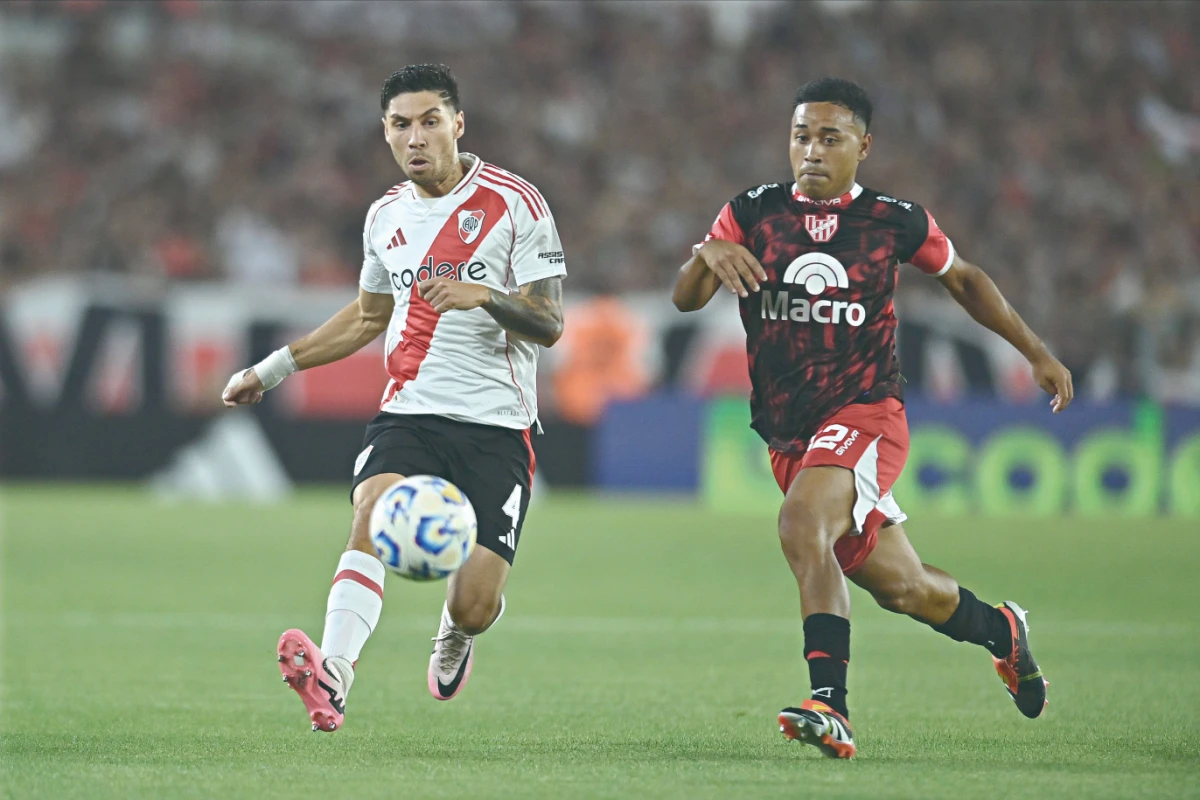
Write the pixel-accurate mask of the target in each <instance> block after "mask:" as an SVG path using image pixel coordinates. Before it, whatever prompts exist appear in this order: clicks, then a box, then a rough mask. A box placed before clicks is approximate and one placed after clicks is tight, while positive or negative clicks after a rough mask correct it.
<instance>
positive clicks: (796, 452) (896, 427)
mask: <svg viewBox="0 0 1200 800" xmlns="http://www.w3.org/2000/svg"><path fill="white" fill-rule="evenodd" d="M870 125H871V102H870V100H869V98H868V97H867V95H866V93H865V92H864V91H863V90H862V89H861V88H860V87H858V86H856V85H855V84H853V83H851V82H849V81H845V80H841V79H837V78H823V79H821V80H817V81H813V82H811V83H808V84H806V85H805V86H803V87H801V88H800V90H799V91H798V92H797V93H796V97H795V102H794V104H793V114H792V125H791V145H790V156H791V165H792V178H793V180H790V181H785V182H783V183H771V184H765V185H762V186H758V187H756V188H754V189H750V190H749V191H746V192H743V193H742V194H740V195H738V196H737V197H735V198H734V199H733V200H732V201H730V202H729V203H728V204H726V205H725V207H724V208H722V209H721V212H720V215H719V216H718V217H717V220H716V222H715V223H714V224H713V227H712V230H711V231H710V232H709V234H708V236H707V237H705V240H704V243H703V244H701V245H698V246H697V247H696V248H695V249H694V252H693V256H692V259H691V260H690V261H688V262H687V264H685V265H684V266H683V269H682V271H681V273H680V276H679V279H678V281H677V283H676V285H675V293H674V301H675V305H676V306H677V307H678V308H679V309H680V310H681V311H694V310H696V309H698V308H701V307H703V306H704V305H705V304H707V303H708V301H709V300H710V299H712V297H713V296H714V295H715V294H716V293H717V291H719V290H720V289H721V287H722V286H724V287H725V288H726V289H727V290H728V291H730V292H732V293H734V294H736V295H737V296H738V298H739V305H740V310H741V317H742V323H743V325H744V327H745V329H746V351H747V355H748V357H749V367H750V382H751V387H752V391H751V395H750V408H751V414H752V422H751V426H752V427H753V428H754V430H756V431H757V432H758V433H759V435H760V436H762V438H763V440H764V441H765V442H766V443H767V446H768V447H769V448H770V455H771V465H772V468H773V471H774V473H775V477H776V480H777V481H778V483H779V487H780V489H782V490H783V492H784V499H783V506H782V508H781V509H780V512H779V538H780V542H781V544H782V546H783V553H784V555H785V556H786V557H787V560H788V564H789V565H790V566H791V568H792V572H793V574H794V575H795V576H796V582H797V583H798V584H799V587H800V608H801V614H802V616H803V618H804V657H805V659H806V660H807V662H808V672H809V679H810V682H811V687H812V694H811V696H810V697H809V698H808V699H806V700H804V701H803V702H802V703H800V705H799V706H798V707H789V708H785V709H784V710H783V711H782V712H780V714H779V726H780V730H781V731H782V732H783V734H784V736H786V737H787V738H788V739H794V740H797V741H801V742H806V743H809V744H814V745H816V746H817V747H818V748H819V749H820V750H821V751H822V752H823V753H824V754H825V755H827V756H830V757H832V758H850V757H852V756H854V755H855V745H854V734H853V730H852V728H851V726H850V721H849V717H850V714H849V710H848V709H847V705H846V667H847V665H848V663H849V659H850V595H849V591H848V589H847V586H846V581H845V578H844V577H843V575H844V576H845V577H848V578H849V579H850V580H851V581H853V582H854V583H856V584H858V585H859V586H861V587H862V588H864V589H866V590H867V591H868V592H870V593H871V596H872V597H874V598H875V601H876V602H878V603H879V604H880V605H881V606H882V607H884V608H886V609H888V610H889V611H894V612H896V613H899V614H907V615H908V616H910V617H912V618H913V619H916V620H918V621H920V622H923V623H925V624H927V625H929V626H931V627H932V628H933V629H934V630H936V631H938V632H939V633H943V634H945V635H946V636H949V637H950V638H952V639H955V640H957V641H964V642H971V643H972V644H977V645H980V646H982V647H984V648H985V649H987V650H988V651H989V652H990V653H991V654H992V660H993V662H994V665H995V668H996V671H997V672H998V673H999V675H1000V677H1001V679H1002V680H1003V681H1004V685H1005V687H1006V689H1007V690H1008V693H1009V694H1010V695H1011V696H1012V698H1013V700H1014V701H1015V702H1016V705H1017V708H1018V709H1020V711H1021V713H1023V714H1024V715H1025V716H1027V717H1036V716H1038V715H1039V714H1041V712H1042V709H1043V708H1044V707H1045V704H1046V685H1047V684H1046V681H1045V679H1044V678H1043V677H1042V672H1041V670H1040V669H1039V668H1038V666H1037V664H1036V663H1035V662H1034V660H1033V656H1032V654H1031V653H1030V650H1029V640H1028V630H1029V629H1028V625H1027V623H1026V612H1025V611H1024V610H1023V609H1022V608H1021V607H1020V606H1018V605H1017V604H1016V603H1013V602H1011V601H1009V602H1004V603H1001V604H999V605H997V606H991V605H988V604H986V603H984V602H982V601H980V600H979V599H978V598H976V597H975V595H974V594H972V593H971V592H970V591H969V590H967V589H964V588H963V587H961V586H960V585H959V584H958V582H957V581H956V580H955V579H954V578H952V577H951V576H950V575H947V574H946V573H945V572H943V571H941V570H940V569H937V568H935V567H931V566H929V565H927V564H922V563H921V560H920V559H919V558H918V557H917V554H916V552H915V551H914V550H913V547H912V545H911V544H910V543H909V541H908V537H907V536H905V534H904V529H903V527H901V524H900V523H901V522H903V521H904V520H905V519H906V517H905V515H904V513H903V512H902V511H901V510H900V508H899V506H898V505H897V503H896V501H895V500H894V499H893V497H892V494H891V487H892V485H893V483H894V482H895V480H896V478H897V477H898V476H899V474H900V471H901V469H902V468H903V467H904V461H905V459H906V458H907V456H908V424H907V421H906V418H905V414H904V405H903V393H902V391H901V384H900V366H899V363H898V361H897V359H896V315H895V311H894V308H893V303H892V296H893V294H894V292H895V287H896V277H897V272H898V268H899V266H900V264H905V263H907V264H912V265H914V266H916V267H917V268H918V269H919V270H921V271H922V272H924V273H926V274H928V275H932V276H934V277H936V278H937V279H938V280H939V281H941V283H942V285H943V286H945V287H946V289H947V291H949V293H950V296H951V297H953V298H954V299H955V300H956V301H957V302H958V303H959V304H960V305H961V306H962V307H963V308H965V309H966V310H967V311H968V312H969V313H970V314H971V316H972V317H974V318H975V320H976V321H977V322H979V323H980V324H982V325H984V326H986V327H987V328H990V329H991V330H993V331H995V332H996V333H998V334H1000V335H1001V336H1003V337H1004V338H1005V339H1006V340H1008V341H1009V342H1010V343H1011V344H1012V345H1013V347H1015V348H1017V350H1018V351H1020V353H1021V354H1022V355H1023V356H1025V358H1026V359H1027V360H1028V361H1029V364H1030V366H1031V367H1032V369H1033V376H1034V378H1035V379H1036V381H1037V383H1038V385H1040V386H1041V387H1042V388H1043V389H1045V390H1046V391H1047V392H1048V393H1050V394H1051V395H1053V400H1052V401H1051V404H1050V405H1051V408H1052V410H1053V411H1054V412H1055V413H1058V412H1060V411H1062V410H1063V409H1065V408H1066V407H1067V405H1068V404H1070V402H1071V399H1072V396H1073V395H1074V389H1073V387H1072V385H1071V374H1070V372H1068V371H1067V369H1066V368H1065V367H1064V366H1063V365H1062V364H1061V363H1060V362H1059V361H1058V359H1056V358H1055V357H1054V356H1053V355H1051V353H1050V351H1049V350H1048V349H1047V348H1046V345H1045V344H1044V343H1043V342H1042V341H1041V340H1040V339H1039V338H1038V337H1037V336H1036V335H1035V334H1034V333H1033V332H1032V331H1031V330H1030V329H1029V327H1028V326H1027V325H1026V324H1025V322H1024V321H1022V319H1021V317H1020V316H1019V315H1018V314H1017V312H1016V311H1015V310H1013V308H1012V306H1010V305H1009V304H1008V302H1007V301H1006V300H1005V299H1004V297H1003V296H1002V295H1001V294H1000V292H999V290H998V289H997V288H996V285H995V284H994V283H993V282H992V281H991V279H990V278H988V276H987V275H986V274H985V273H984V272H983V270H981V269H980V268H979V267H977V266H975V265H974V264H971V263H969V262H967V261H966V260H964V259H963V258H962V257H961V256H960V255H958V254H957V252H956V251H955V249H954V245H953V244H952V243H951V242H950V240H949V239H948V238H947V237H946V235H945V234H944V233H943V232H942V231H941V229H940V228H939V227H938V226H937V223H936V222H935V221H934V219H933V216H932V215H930V214H929V212H927V211H926V210H925V209H924V208H922V207H921V206H920V205H918V204H917V203H914V202H912V201H909V200H902V199H899V198H897V197H894V196H891V195H888V194H882V193H880V192H877V191H874V190H872V189H866V188H864V187H862V186H860V185H859V184H858V183H857V182H856V181H855V177H856V174H857V172H858V166H859V164H860V163H862V161H863V160H865V159H866V158H867V156H868V155H869V154H870V152H871V134H870V133H869V132H868V131H869V129H870Z"/></svg>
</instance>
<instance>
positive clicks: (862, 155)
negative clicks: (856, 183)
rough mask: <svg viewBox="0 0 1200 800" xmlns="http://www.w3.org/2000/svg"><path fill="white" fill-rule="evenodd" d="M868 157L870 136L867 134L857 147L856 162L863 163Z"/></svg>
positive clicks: (869, 153)
mask: <svg viewBox="0 0 1200 800" xmlns="http://www.w3.org/2000/svg"><path fill="white" fill-rule="evenodd" d="M869 155H871V134H869V133H868V134H867V135H866V136H864V137H863V138H862V143H861V144H859V146H858V160H859V161H865V160H866V158H867V156H869Z"/></svg>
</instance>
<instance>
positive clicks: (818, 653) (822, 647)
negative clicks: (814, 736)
mask: <svg viewBox="0 0 1200 800" xmlns="http://www.w3.org/2000/svg"><path fill="white" fill-rule="evenodd" d="M804 659H805V660H806V661H808V679H809V682H810V683H811V684H812V696H813V699H814V700H820V701H821V702H822V703H825V704H826V705H827V706H829V707H830V708H832V709H833V710H834V711H836V712H838V713H839V714H841V715H842V716H843V717H845V718H846V719H849V718H850V712H849V710H847V708H846V668H847V667H848V666H849V665H850V620H848V619H845V618H844V617H837V616H834V615H833V614H813V615H812V616H810V617H809V618H808V619H806V620H804Z"/></svg>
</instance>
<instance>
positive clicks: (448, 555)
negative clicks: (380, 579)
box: [371, 475, 477, 581]
mask: <svg viewBox="0 0 1200 800" xmlns="http://www.w3.org/2000/svg"><path fill="white" fill-rule="evenodd" d="M476 530H477V525H476V522H475V509H474V508H472V507H471V501H469V500H467V496H466V495H465V494H463V493H462V491H461V490H460V489H459V488H458V487H457V486H455V485H454V484H453V483H451V482H450V481H448V480H446V479H444V478H437V477H434V476H432V475H412V476H410V477H407V478H404V479H402V480H399V481H396V483H394V484H392V485H391V486H390V487H389V488H388V490H387V491H386V492H384V493H383V494H382V495H380V496H379V499H378V500H376V501H375V507H374V508H373V509H371V542H372V543H373V544H374V545H375V552H376V553H378V554H379V560H380V561H382V562H383V563H384V565H385V566H387V567H388V569H390V570H391V571H392V572H395V573H396V574H397V575H400V576H401V577H404V578H408V579H409V580H414V581H437V580H441V579H442V578H446V577H448V576H450V575H452V574H454V573H455V572H456V571H457V570H458V568H459V567H461V566H462V565H463V564H465V563H466V561H467V558H468V557H469V556H470V555H471V551H472V550H473V549H474V548H475V535H476Z"/></svg>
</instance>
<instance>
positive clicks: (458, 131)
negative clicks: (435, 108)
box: [454, 109, 467, 139]
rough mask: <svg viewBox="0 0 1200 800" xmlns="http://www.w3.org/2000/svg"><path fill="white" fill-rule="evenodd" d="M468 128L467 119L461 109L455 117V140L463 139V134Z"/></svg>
mask: <svg viewBox="0 0 1200 800" xmlns="http://www.w3.org/2000/svg"><path fill="white" fill-rule="evenodd" d="M466 126H467V118H466V116H465V115H464V114H463V112H462V110H461V109H459V111H458V112H456V113H455V115H454V138H455V139H461V138H462V135H463V133H465V132H466V129H467V128H466Z"/></svg>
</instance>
